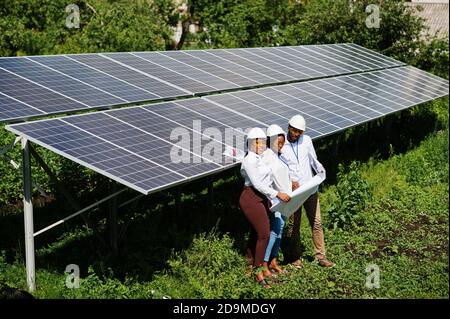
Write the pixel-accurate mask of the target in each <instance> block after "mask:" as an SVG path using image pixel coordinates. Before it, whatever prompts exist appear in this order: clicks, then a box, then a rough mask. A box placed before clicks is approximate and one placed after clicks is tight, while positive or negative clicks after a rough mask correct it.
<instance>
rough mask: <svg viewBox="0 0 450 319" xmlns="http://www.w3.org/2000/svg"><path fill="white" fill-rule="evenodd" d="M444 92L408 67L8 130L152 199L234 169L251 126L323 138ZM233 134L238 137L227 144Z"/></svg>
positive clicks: (442, 83) (441, 83)
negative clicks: (233, 159) (293, 123)
mask: <svg viewBox="0 0 450 319" xmlns="http://www.w3.org/2000/svg"><path fill="white" fill-rule="evenodd" d="M445 95H448V81H446V80H443V79H440V78H438V77H435V76H432V75H429V74H427V73H425V72H423V71H421V70H418V69H416V68H413V67H410V66H406V67H398V68H394V69H386V70H380V71H372V72H367V73H362V74H351V75H344V76H338V77H333V78H326V79H317V80H312V81H307V82H301V83H293V84H284V85H278V86H271V87H264V88H258V89H252V90H245V91H238V92H229V93H222V94H216V95H210V96H207V97H203V98H192V99H185V100H178V101H173V102H164V103H157V104H152V105H144V106H137V107H128V108H122V109H116V110H110V111H103V112H96V113H89V114H84V115H76V116H66V117H62V118H58V119H49V120H41V121H35V122H30V123H23V124H14V125H9V126H7V129H8V130H10V131H12V132H14V133H16V134H18V135H24V136H25V137H27V138H29V139H30V140H31V141H32V142H35V143H37V144H39V145H42V146H44V147H46V148H49V149H50V150H53V151H54V152H56V153H58V154H60V155H62V156H65V157H67V158H69V159H72V160H73V161H75V162H77V163H80V164H82V165H84V166H86V167H89V168H91V169H93V170H95V171H97V172H99V173H101V174H103V175H105V176H107V177H109V178H111V179H113V180H116V181H118V182H120V183H122V184H124V185H127V186H129V187H131V188H133V189H135V190H137V191H140V192H142V193H144V194H148V193H150V192H154V191H157V190H160V189H163V188H166V187H169V186H172V185H176V184H179V183H183V182H186V181H188V180H191V179H193V178H197V177H201V176H206V175H208V174H212V173H214V172H218V171H221V170H223V169H226V168H228V167H230V166H233V165H235V163H230V162H228V161H226V160H225V158H224V157H223V156H222V150H224V149H225V148H226V147H227V146H233V147H238V148H240V149H245V147H243V141H244V133H243V131H245V130H246V129H248V128H250V127H255V126H258V127H262V128H265V127H267V126H268V125H270V124H278V125H280V126H281V127H286V126H287V123H288V120H289V118H290V117H291V116H293V115H295V114H299V113H300V114H302V115H303V116H304V117H305V118H306V121H307V134H309V135H310V136H311V137H312V138H314V139H317V138H319V137H323V136H326V135H329V134H333V133H335V132H338V131H341V130H343V129H345V128H348V127H351V126H355V125H358V124H360V123H363V122H367V121H370V120H374V119H376V118H379V117H382V116H385V115H387V114H390V113H392V112H396V111H398V110H401V109H405V108H408V107H410V106H413V105H417V104H419V103H423V102H426V101H430V100H432V99H434V98H437V97H440V96H445ZM2 98H6V99H8V97H2V96H1V95H0V101H1V99H2ZM9 102H15V101H14V100H12V101H9ZM15 103H16V102H15ZM233 129H235V130H234V131H233ZM230 131H232V133H233V136H234V137H235V139H227V137H226V135H227V132H228V133H229V132H230ZM183 133H184V134H185V135H184V136H186V134H187V136H188V137H189V138H188V140H187V141H183V138H182V134H183ZM211 145H215V147H218V149H219V157H218V160H217V157H215V158H213V157H210V156H209V155H210V154H208V152H206V153H205V149H207V150H208V149H209V150H211V149H212V146H211ZM208 147H209V148H208ZM174 154H176V157H175V158H176V159H178V160H177V161H174V160H173V159H174V157H173V155H174Z"/></svg>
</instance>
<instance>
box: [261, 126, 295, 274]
mask: <svg viewBox="0 0 450 319" xmlns="http://www.w3.org/2000/svg"><path fill="white" fill-rule="evenodd" d="M285 140H286V133H285V132H284V131H283V129H282V128H281V127H280V126H278V125H276V124H273V125H270V126H269V127H268V128H267V149H266V150H265V151H264V153H263V154H262V160H263V162H264V163H266V164H267V166H269V167H270V169H271V171H272V175H273V187H274V188H275V189H276V190H277V191H280V192H283V193H290V192H291V190H292V186H291V180H290V178H289V168H288V166H287V165H286V163H284V162H283V161H282V160H281V159H280V157H279V156H280V154H281V153H280V152H281V149H282V148H283V146H284V143H285ZM269 218H270V237H269V243H268V244H267V249H266V254H265V255H264V264H263V266H264V274H265V275H266V276H268V277H270V276H271V274H272V273H271V271H274V272H277V273H285V272H286V270H284V269H282V268H281V267H280V266H279V265H278V261H277V258H278V253H279V250H280V245H281V237H282V235H283V228H284V224H285V217H284V216H283V215H281V213H280V212H271V213H270V214H269Z"/></svg>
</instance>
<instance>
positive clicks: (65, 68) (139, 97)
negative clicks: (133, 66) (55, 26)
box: [30, 56, 160, 102]
mask: <svg viewBox="0 0 450 319" xmlns="http://www.w3.org/2000/svg"><path fill="white" fill-rule="evenodd" d="M30 59H31V60H33V61H35V62H38V63H41V64H43V65H45V66H48V67H50V68H52V69H54V70H57V71H59V72H62V73H64V74H67V75H68V76H70V77H73V78H76V79H77V80H80V81H82V82H84V83H87V84H90V85H92V86H95V87H96V88H99V89H101V90H103V91H105V92H107V93H109V94H111V95H113V96H116V97H118V98H121V99H123V102H138V101H145V100H153V99H157V98H160V96H159V95H156V94H151V93H149V92H146V91H144V90H142V89H140V88H138V87H135V86H132V85H130V84H129V83H127V82H125V81H122V80H119V79H117V78H114V77H112V76H110V75H108V74H106V73H103V72H99V71H98V70H95V69H93V68H90V67H89V66H86V65H84V64H81V63H79V62H77V61H75V60H72V59H69V58H67V57H64V56H40V57H30Z"/></svg>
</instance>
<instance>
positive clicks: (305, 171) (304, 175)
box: [280, 134, 317, 185]
mask: <svg viewBox="0 0 450 319" xmlns="http://www.w3.org/2000/svg"><path fill="white" fill-rule="evenodd" d="M280 157H281V159H282V160H283V161H284V162H285V163H286V164H287V165H288V166H289V175H290V178H291V181H295V182H299V183H300V185H301V184H304V183H305V182H307V181H308V180H310V179H311V178H313V171H312V165H313V164H314V163H313V161H314V160H316V161H317V155H316V151H315V150H314V146H313V144H312V140H311V138H310V137H309V136H308V135H304V134H303V135H301V136H300V137H299V138H298V140H297V142H295V143H290V142H289V141H288V140H287V139H286V143H285V144H284V146H283V148H282V149H281V156H280Z"/></svg>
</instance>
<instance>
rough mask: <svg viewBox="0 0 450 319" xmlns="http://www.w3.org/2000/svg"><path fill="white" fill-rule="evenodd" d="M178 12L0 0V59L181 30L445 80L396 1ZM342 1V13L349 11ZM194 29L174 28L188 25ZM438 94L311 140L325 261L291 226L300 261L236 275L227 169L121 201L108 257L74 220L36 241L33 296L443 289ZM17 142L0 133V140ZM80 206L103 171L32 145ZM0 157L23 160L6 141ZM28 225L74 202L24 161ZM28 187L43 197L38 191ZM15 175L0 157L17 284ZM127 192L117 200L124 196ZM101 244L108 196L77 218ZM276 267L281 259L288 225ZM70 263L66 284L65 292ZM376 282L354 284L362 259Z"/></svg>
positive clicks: (1, 276) (20, 252)
mask: <svg viewBox="0 0 450 319" xmlns="http://www.w3.org/2000/svg"><path fill="white" fill-rule="evenodd" d="M70 3H75V4H77V5H78V6H79V8H80V15H81V16H80V18H81V20H80V28H79V29H68V28H66V27H65V19H66V17H67V15H68V13H67V12H65V10H64V9H65V7H66V5H68V4H70ZM189 3H190V5H189V7H188V8H189V9H188V12H187V14H186V15H184V16H182V17H180V16H179V14H178V13H177V12H176V11H175V10H174V5H173V4H172V2H171V1H170V0H155V1H146V0H142V1H106V0H104V1H102V0H92V1H89V2H87V1H63V0H55V1H49V0H12V1H6V0H0V56H16V55H19V56H20V55H35V54H58V53H82V52H105V51H133V50H136V51H137V50H164V49H173V48H175V45H174V43H173V42H172V39H171V30H170V28H171V27H173V26H175V25H176V23H177V21H178V19H179V18H181V21H182V22H183V26H184V29H185V32H184V35H183V37H184V38H183V39H182V42H180V44H178V47H177V48H183V49H195V48H219V47H252V46H273V45H297V44H317V43H337V42H354V43H358V44H361V45H363V46H365V47H368V48H372V49H374V50H377V51H379V52H381V53H383V54H387V55H390V56H392V57H394V58H396V59H400V60H402V61H404V62H406V63H408V64H412V65H415V66H417V67H419V68H421V69H424V70H427V71H430V72H433V73H434V74H436V75H439V76H441V77H445V78H448V65H449V64H448V58H449V55H448V40H441V39H434V38H430V39H422V38H420V37H419V35H420V32H421V31H422V29H423V22H422V21H421V20H420V19H418V18H416V17H414V16H413V15H411V12H410V11H409V9H406V8H405V7H404V6H403V5H402V4H401V2H399V1H394V0H389V1H381V0H380V1H373V0H370V1H357V2H349V1H347V0H334V1H329V0H309V1H302V3H299V2H297V1H291V0H276V1H274V0H256V1H255V0H252V1H237V0H220V1H210V0H196V1H194V0H192V1H190V2H189ZM349 3H352V7H349ZM367 4H378V5H380V15H381V19H382V22H381V25H380V28H379V29H369V28H367V27H366V26H365V19H366V18H367V15H368V14H367V13H366V12H365V7H366V5H367ZM192 22H198V23H199V26H200V27H201V31H200V32H199V33H197V34H188V33H186V26H188V25H189V23H192ZM448 124H449V115H448V98H441V99H438V100H436V101H433V102H429V103H425V104H423V105H419V106H416V107H413V108H411V109H408V110H404V111H402V112H399V113H396V114H392V115H389V116H386V117H384V118H382V119H379V120H376V121H373V122H371V123H366V124H364V125H361V126H358V127H354V128H351V129H348V130H346V131H345V132H341V133H338V134H335V135H333V136H329V137H326V138H324V139H322V140H320V141H318V142H315V144H316V149H317V153H318V155H319V158H320V160H321V161H322V162H323V164H324V166H325V167H326V168H327V181H326V184H325V185H324V187H323V189H322V190H321V205H322V215H323V224H324V226H325V227H326V229H325V236H326V245H327V251H328V255H329V257H330V259H332V260H333V261H335V262H336V263H337V267H335V268H333V269H323V268H321V267H319V266H318V265H317V264H316V263H315V262H314V261H313V258H312V255H313V254H312V243H311V239H310V229H309V225H307V220H306V218H303V219H302V228H301V233H302V246H301V247H299V248H302V249H303V258H304V267H303V268H302V269H293V268H292V269H291V268H289V267H288V269H289V270H290V273H289V274H288V275H286V276H280V277H279V278H277V280H276V281H274V283H273V285H272V288H271V289H269V290H264V289H262V288H260V287H259V286H257V285H256V284H255V283H254V280H253V278H251V277H249V276H246V272H247V270H248V269H247V265H246V261H245V258H244V243H245V239H246V236H247V234H248V225H247V222H246V220H245V218H244V217H243V215H242V213H241V212H240V211H239V208H238V198H239V193H240V191H241V186H242V180H241V178H240V176H239V171H238V169H234V170H230V171H227V172H225V173H222V174H220V175H217V176H215V177H214V180H215V182H214V205H213V207H212V208H211V207H209V206H208V194H207V192H206V189H205V185H206V184H205V183H206V182H205V179H199V180H197V181H194V182H192V183H190V184H189V185H188V186H184V187H181V189H180V192H181V193H182V197H181V207H177V205H176V201H175V198H176V195H177V192H176V190H167V191H164V192H159V193H157V194H153V195H151V196H146V197H145V198H142V199H140V200H139V201H137V202H135V203H133V204H131V205H128V206H126V207H125V208H124V209H122V210H120V213H119V234H120V239H121V242H120V247H119V252H118V255H115V254H113V253H111V250H110V248H109V247H107V246H105V245H104V244H102V241H99V240H98V237H96V236H97V235H96V234H95V233H94V232H93V230H92V229H91V228H89V227H87V226H86V225H85V224H83V222H82V220H81V218H77V219H74V220H71V221H69V222H67V223H65V224H64V225H63V226H60V227H57V228H55V229H53V230H52V231H51V232H49V233H46V234H44V235H42V236H39V237H37V238H36V250H37V252H36V257H37V259H36V262H37V264H36V265H37V287H38V290H37V291H36V292H35V293H34V295H35V297H38V298H169V297H170V298H448V297H449V291H448V282H449V278H448V242H449V238H448V226H449V224H448V194H449V188H448ZM13 140H14V136H13V135H12V134H10V133H8V132H6V131H5V130H4V129H3V126H2V127H0V146H2V147H3V146H4V145H7V144H9V143H10V142H11V141H13ZM36 149H37V151H38V152H39V154H40V155H41V156H42V157H43V159H44V161H45V162H46V163H47V164H48V165H49V166H50V167H51V168H52V170H53V171H54V173H55V174H56V176H57V177H58V178H59V179H60V180H62V181H66V183H65V186H66V187H67V188H68V190H69V192H70V193H71V194H73V195H74V197H76V199H77V201H78V202H79V203H80V205H81V206H86V205H89V204H91V203H92V202H94V201H96V200H98V199H100V198H102V197H104V196H105V195H106V194H108V192H109V191H110V189H111V187H113V185H112V183H110V182H108V181H107V179H106V178H104V177H102V176H100V175H99V174H95V173H93V172H92V171H90V170H89V169H86V168H83V167H80V166H79V165H77V164H74V163H73V162H71V161H69V160H66V159H64V158H62V157H60V156H57V155H55V154H53V153H52V152H49V151H46V150H45V149H42V148H40V147H37V148H36ZM8 156H9V157H10V158H11V159H13V160H14V161H15V162H17V163H20V162H21V155H20V150H19V147H17V146H16V147H14V148H13V149H12V150H11V151H10V152H9V153H8ZM33 178H34V184H35V194H34V204H35V228H36V229H40V228H42V227H43V226H47V225H48V224H50V223H52V222H54V221H55V220H58V219H59V218H63V217H65V216H67V215H69V214H70V213H72V212H73V211H74V209H72V208H71V207H70V206H69V205H68V203H67V201H66V200H65V199H64V197H63V196H62V195H61V194H60V193H59V191H58V190H57V189H56V187H55V185H54V184H53V183H52V182H51V181H50V180H49V178H48V176H47V175H46V174H45V173H44V172H43V171H42V170H41V169H39V168H38V165H37V164H36V163H35V162H33ZM38 189H40V190H41V191H43V194H41V193H40V191H38ZM21 194H22V179H21V172H20V170H17V169H15V168H14V167H13V166H11V165H10V163H9V159H6V160H5V158H1V159H0V219H1V227H0V251H2V253H1V254H0V285H1V283H5V284H8V285H10V286H13V287H18V288H22V289H26V282H25V278H26V276H25V268H24V243H23V216H22V214H21V205H22V204H21ZM135 195H136V194H135V193H133V192H130V193H127V194H125V195H124V196H121V197H119V202H122V201H126V200H128V199H129V198H131V197H132V196H135ZM88 215H89V217H90V219H91V220H92V222H93V223H94V224H95V225H96V226H97V228H98V231H99V236H100V237H101V238H103V241H107V240H106V238H107V236H108V222H107V221H108V214H107V205H100V206H99V207H98V208H97V209H96V210H94V211H93V212H90V213H89V214H88ZM285 235H286V236H285V239H284V241H283V245H282V253H284V255H282V256H281V258H280V259H281V263H286V262H288V261H289V257H290V256H289V255H288V253H287V251H288V249H287V248H288V247H289V246H290V245H291V244H292V243H291V241H290V239H291V238H290V237H289V227H287V229H286V234H285ZM68 264H77V265H79V266H80V271H81V280H80V288H79V289H68V288H66V286H65V280H66V277H65V274H64V270H65V268H66V266H67V265H68ZM371 264H376V265H377V266H378V267H379V269H380V272H381V273H380V288H378V289H368V288H366V286H365V283H366V278H367V276H368V273H367V272H366V268H367V267H368V265H371Z"/></svg>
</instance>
